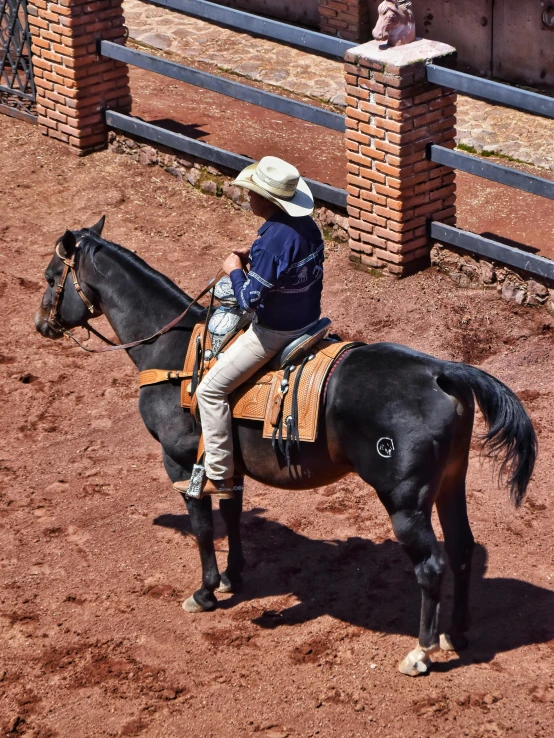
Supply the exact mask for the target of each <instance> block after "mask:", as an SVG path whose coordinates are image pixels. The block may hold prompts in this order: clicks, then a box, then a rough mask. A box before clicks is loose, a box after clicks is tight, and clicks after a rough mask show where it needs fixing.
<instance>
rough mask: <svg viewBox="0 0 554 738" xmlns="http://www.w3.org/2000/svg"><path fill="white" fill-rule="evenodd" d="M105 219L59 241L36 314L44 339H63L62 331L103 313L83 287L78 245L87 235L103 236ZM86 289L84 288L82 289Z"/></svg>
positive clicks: (66, 233) (45, 275) (68, 233)
mask: <svg viewBox="0 0 554 738" xmlns="http://www.w3.org/2000/svg"><path fill="white" fill-rule="evenodd" d="M104 221H105V217H102V218H101V219H100V220H99V221H98V223H96V225H93V226H92V228H85V229H83V230H81V231H66V232H65V233H64V234H63V236H61V237H60V238H59V239H58V240H57V242H56V248H55V251H54V255H53V256H52V259H51V260H50V263H49V264H48V266H47V267H46V271H45V272H44V278H45V279H46V282H47V287H46V290H45V292H44V294H43V296H42V300H41V303H40V307H39V309H38V310H37V312H36V315H35V327H36V329H37V331H38V332H39V333H40V334H41V335H42V336H44V337H45V338H61V337H62V336H63V330H64V329H69V328H74V327H75V326H79V325H84V324H85V323H86V322H87V320H88V319H89V318H91V317H94V316H96V315H99V314H100V312H99V311H98V310H96V309H95V307H94V305H93V296H92V295H91V294H90V292H89V293H88V294H87V289H86V286H85V285H83V284H81V280H82V277H81V278H79V277H78V276H77V274H78V271H79V257H80V253H79V243H80V240H81V238H82V237H83V236H85V235H86V234H87V232H91V231H92V232H94V233H96V234H97V235H98V236H99V235H100V234H101V233H102V228H103V227H104ZM83 287H84V289H83Z"/></svg>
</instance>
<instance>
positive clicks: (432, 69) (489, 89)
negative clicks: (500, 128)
mask: <svg viewBox="0 0 554 738" xmlns="http://www.w3.org/2000/svg"><path fill="white" fill-rule="evenodd" d="M426 70H427V81H428V82H433V84H436V85H442V86H443V87H451V88H452V89H453V90H458V91H459V92H463V93H464V95H469V96H470V97H478V98H479V99H481V100H487V101H489V102H495V103H498V104H499V105H505V106H506V107H509V108H517V109H519V110H525V111H527V112H528V113H534V114H535V115H542V116H544V117H545V118H554V98H552V97H548V96H547V95H539V94H538V93H537V92H528V91H527V90H520V89H518V88H516V87H510V85H503V84H501V83H500V82H493V81H492V80H490V79H482V78H481V77H474V76H473V75H471V74H465V73H464V72H458V71H457V70H455V69H448V68H447V67H439V66H437V65H436V64H428V65H427V66H426Z"/></svg>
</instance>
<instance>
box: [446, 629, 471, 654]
mask: <svg viewBox="0 0 554 738" xmlns="http://www.w3.org/2000/svg"><path fill="white" fill-rule="evenodd" d="M468 645H469V641H468V639H467V638H466V637H465V635H463V634H462V633H458V634H456V635H450V634H449V633H441V636H440V647H441V651H463V649H464V648H467V647H468Z"/></svg>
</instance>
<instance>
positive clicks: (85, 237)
mask: <svg viewBox="0 0 554 738" xmlns="http://www.w3.org/2000/svg"><path fill="white" fill-rule="evenodd" d="M76 235H77V234H76ZM77 238H80V244H79V250H80V251H81V254H82V258H83V259H86V258H88V259H89V260H90V263H91V264H92V266H93V268H94V269H95V270H96V271H97V272H99V273H100V274H102V270H101V269H100V268H99V266H98V264H97V262H96V255H97V252H98V251H99V250H100V249H101V248H107V249H108V250H109V251H110V252H111V253H113V254H115V255H116V256H117V260H118V261H119V262H120V263H122V264H123V265H125V263H127V265H128V266H129V267H131V268H134V269H137V270H138V271H139V272H141V273H142V274H144V275H145V276H148V277H151V278H154V279H155V280H156V281H158V282H159V284H160V286H163V287H164V288H165V289H166V290H167V291H168V292H169V293H170V294H169V295H168V297H175V298H177V299H178V300H179V301H180V302H182V301H183V300H186V301H188V302H190V300H191V298H190V297H189V295H187V294H186V292H184V291H183V290H182V289H181V288H180V287H178V286H177V285H176V284H175V282H173V281H172V280H171V279H169V277H166V275H165V274H162V273H161V272H159V271H157V270H156V269H154V268H153V267H151V266H150V264H147V263H146V262H145V261H144V259H141V258H140V256H137V254H135V253H133V252H132V251H129V249H126V248H125V247H124V246H120V245H119V244H118V243H114V242H113V241H108V240H106V239H105V238H102V237H101V236H99V235H98V234H97V233H95V232H94V231H92V230H89V229H88V228H83V229H82V230H81V231H79V232H78V235H77Z"/></svg>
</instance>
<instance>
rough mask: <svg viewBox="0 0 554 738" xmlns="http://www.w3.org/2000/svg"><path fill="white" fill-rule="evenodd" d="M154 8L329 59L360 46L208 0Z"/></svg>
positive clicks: (178, 0)
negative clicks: (281, 43) (215, 24)
mask: <svg viewBox="0 0 554 738" xmlns="http://www.w3.org/2000/svg"><path fill="white" fill-rule="evenodd" d="M146 1H147V2H149V3H151V4H152V5H160V6H161V7H163V8H170V9H171V10H176V11H177V12H179V13H184V14H185V15H192V16H194V17H195V18H202V19H203V20H208V21H212V22H214V23H217V24H218V25H221V26H225V27H227V28H236V29H238V30H239V31H246V32H247V33H253V34H254V35H256V36H264V37H265V38H270V39H273V40H274V41H284V42H285V43H287V44H291V45H293V46H300V47H301V48H303V49H307V50H309V51H316V52H319V53H320V54H327V55H329V56H338V57H340V58H341V59H342V58H343V57H344V55H345V53H346V52H347V51H348V49H351V48H352V47H353V46H357V45H358V44H357V43H356V42H354V41H345V40H344V39H341V38H336V37H335V36H327V35H326V34H325V33H318V32H317V31H308V30H307V29H305V28H299V27H298V26H292V25H290V24H288V23H281V22H280V21H277V20H270V19H269V18H262V17H260V16H259V15H252V14H251V13H245V12H244V11H242V10H234V9H233V8H225V7H223V6H222V5H216V4H215V3H210V2H206V0H146Z"/></svg>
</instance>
